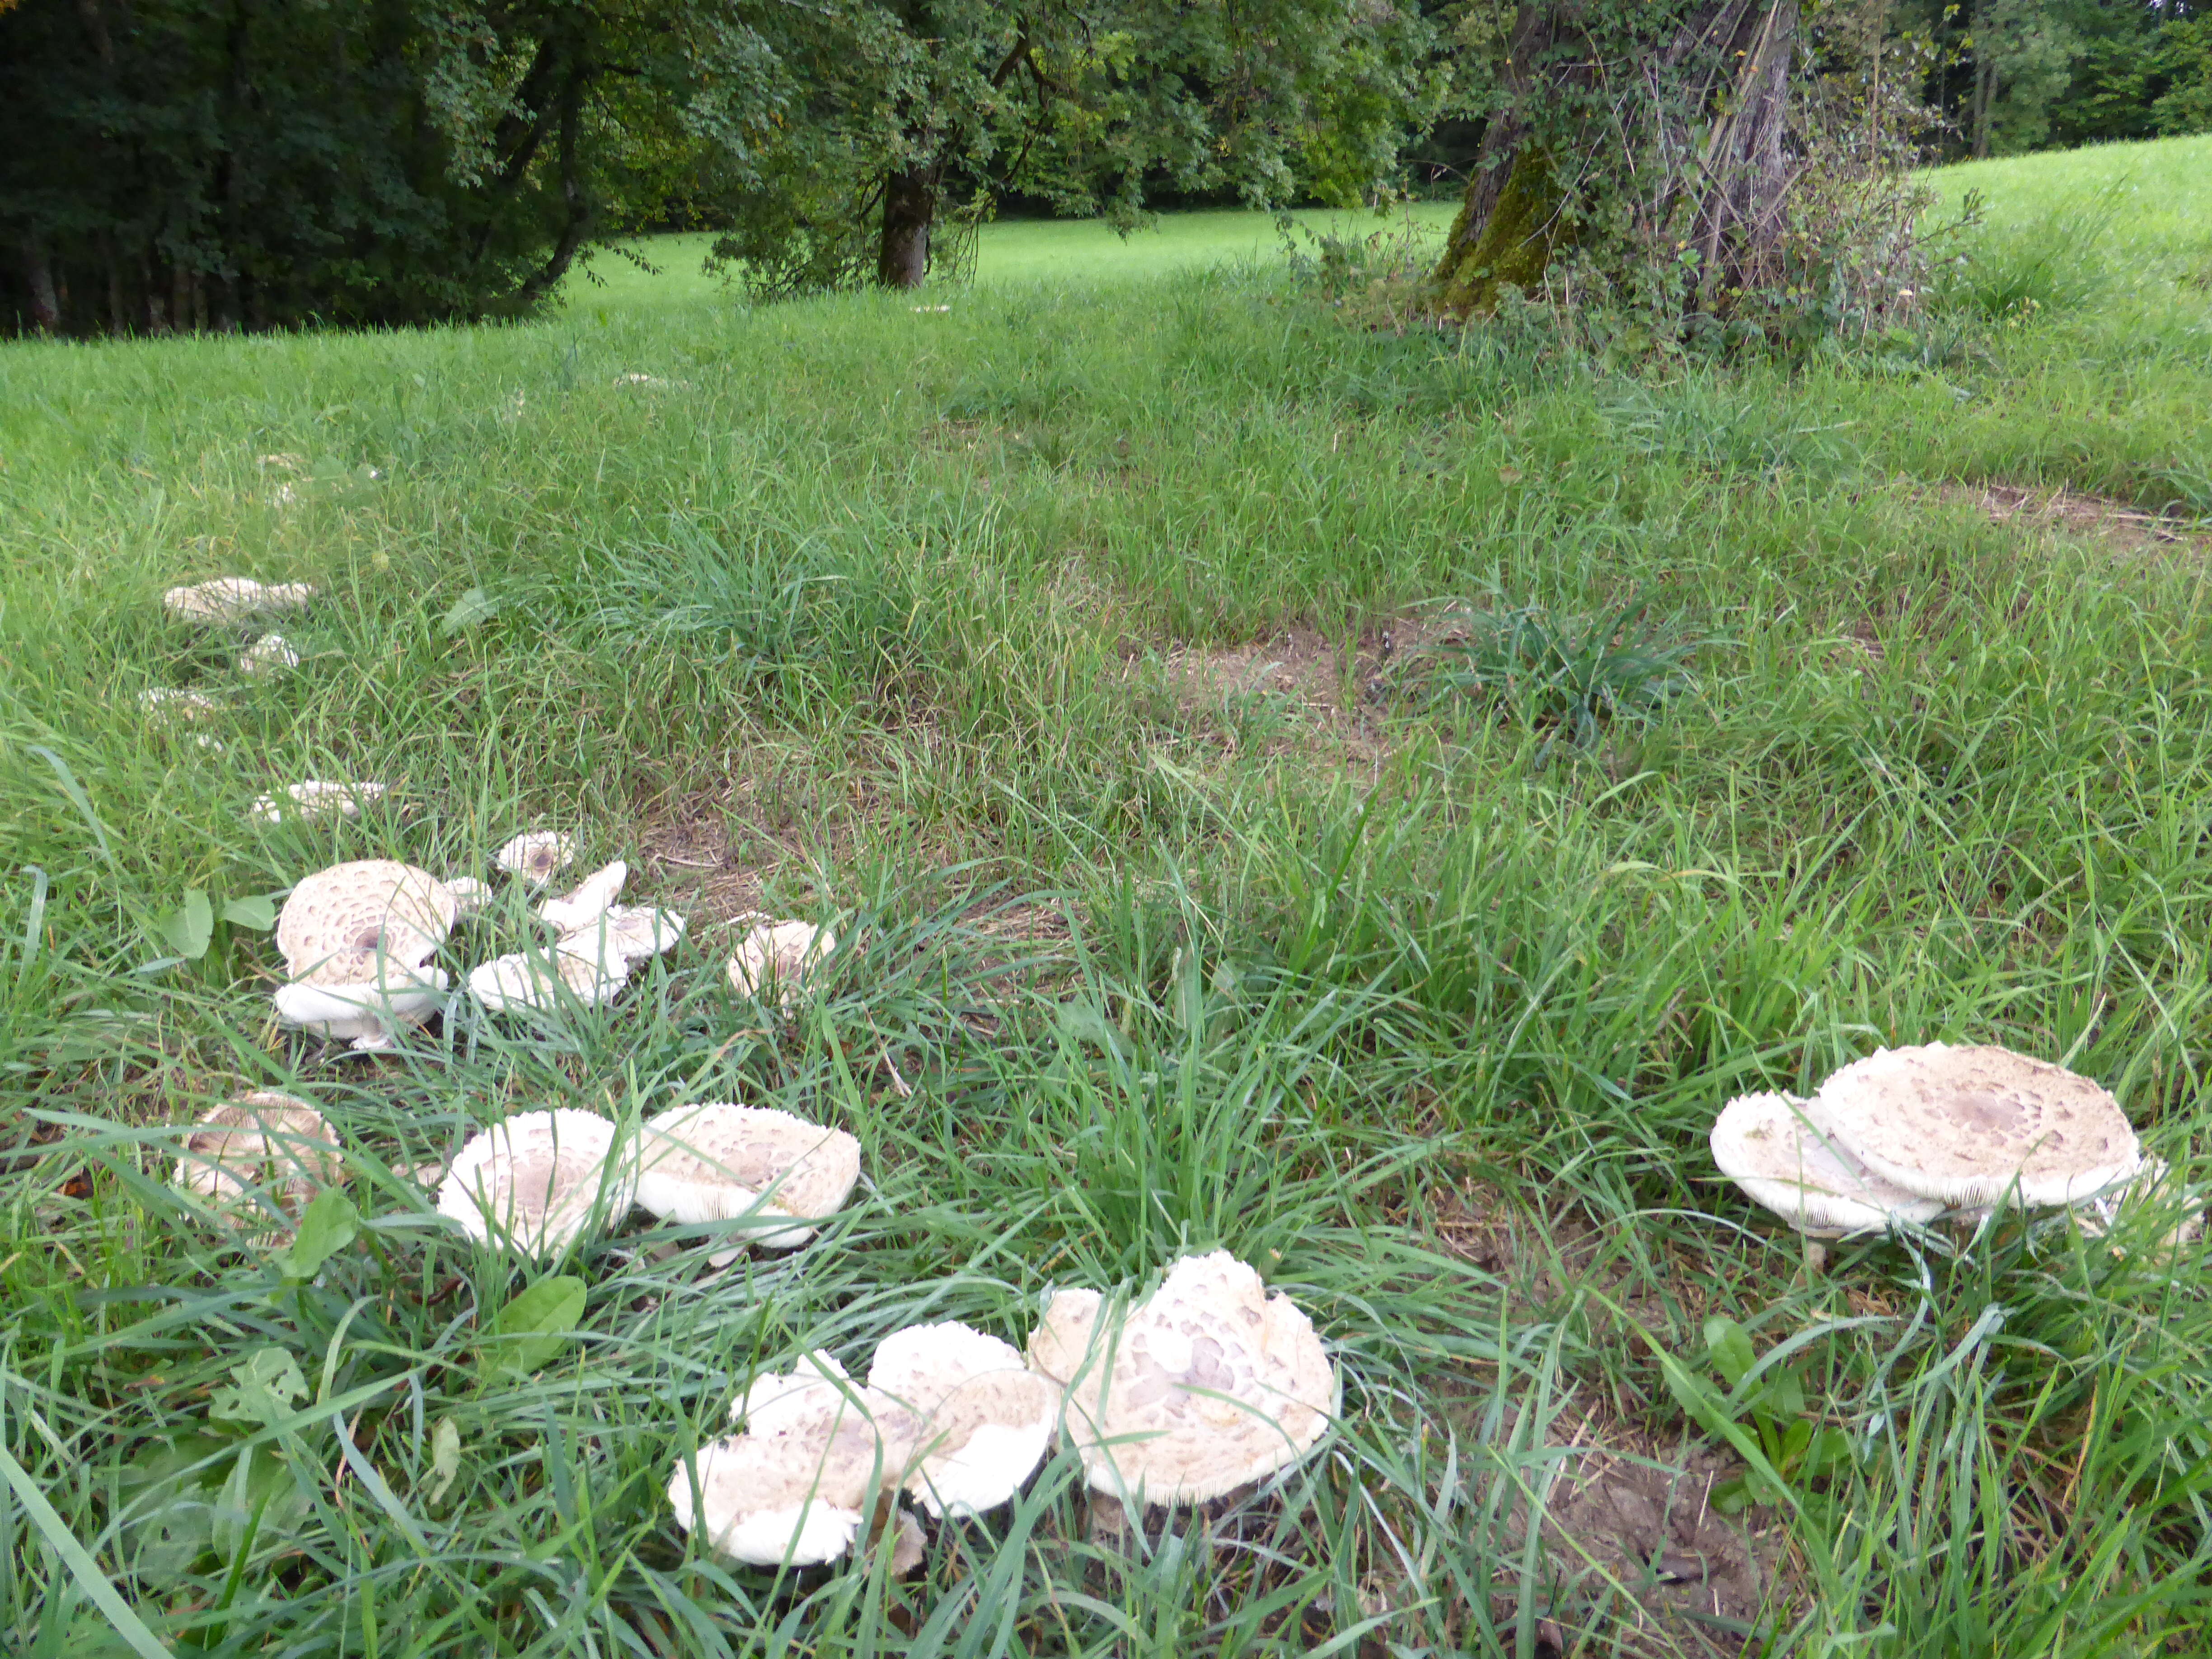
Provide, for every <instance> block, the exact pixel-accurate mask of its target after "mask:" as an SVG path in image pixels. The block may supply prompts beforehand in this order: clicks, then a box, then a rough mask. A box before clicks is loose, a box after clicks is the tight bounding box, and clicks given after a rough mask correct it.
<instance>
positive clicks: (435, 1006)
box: [273, 951, 448, 1049]
mask: <svg viewBox="0 0 2212 1659" xmlns="http://www.w3.org/2000/svg"><path fill="white" fill-rule="evenodd" d="M447 984H448V981H447V978H446V970H445V969H442V968H428V967H424V966H422V965H421V964H419V963H404V962H398V961H395V960H394V959H393V958H392V957H389V956H386V955H385V954H383V953H381V952H379V951H341V952H338V953H337V954H336V955H333V956H331V957H325V959H324V960H323V961H321V962H319V963H316V964H315V965H314V966H313V968H312V969H310V970H309V971H308V972H307V974H306V975H302V976H301V977H300V978H298V979H295V980H289V981H286V982H285V983H284V984H283V985H280V986H278V987H276V994H275V996H274V998H273V1000H274V1001H275V1003H276V1018H278V1019H279V1020H280V1021H282V1022H283V1024H286V1025H289V1026H291V1027H294V1028H295V1029H297V1030H303V1031H310V1032H313V1033H314V1034H316V1035H317V1036H326V1037H333V1038H348V1039H350V1040H351V1042H352V1043H353V1046H354V1047H355V1048H363V1049H369V1048H390V1047H391V1046H392V1040H393V1039H394V1038H395V1037H396V1036H398V1032H399V1028H400V1027H401V1026H403V1025H420V1024H422V1022H423V1021H425V1020H427V1019H428V1018H430V1016H431V1015H432V1014H434V1013H435V1012H438V1010H439V1009H440V1008H441V1006H444V1004H445V1000H446V987H447Z"/></svg>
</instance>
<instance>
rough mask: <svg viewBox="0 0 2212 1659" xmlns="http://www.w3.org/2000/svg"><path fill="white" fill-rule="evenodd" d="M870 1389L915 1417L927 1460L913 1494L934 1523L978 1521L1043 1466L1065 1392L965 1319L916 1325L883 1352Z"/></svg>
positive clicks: (910, 1482)
mask: <svg viewBox="0 0 2212 1659" xmlns="http://www.w3.org/2000/svg"><path fill="white" fill-rule="evenodd" d="M868 1386H869V1388H871V1389H873V1390H874V1391H875V1392H876V1393H878V1394H880V1395H886V1396H888V1397H889V1398H890V1399H892V1400H895V1401H897V1402H898V1403H899V1404H900V1405H901V1406H902V1407H905V1408H906V1409H907V1410H908V1412H909V1413H912V1414H913V1416H914V1418H915V1422H916V1425H917V1429H916V1436H917V1437H916V1449H917V1450H918V1451H919V1452H920V1454H921V1456H920V1462H919V1463H918V1464H917V1466H916V1467H915V1469H914V1471H913V1473H912V1474H909V1475H908V1477H907V1482H906V1489H907V1490H908V1492H912V1493H913V1494H914V1496H915V1498H919V1499H920V1500H921V1506H922V1507H923V1508H924V1509H926V1510H928V1511H929V1512H930V1514H931V1515H932V1516H944V1515H947V1514H951V1515H979V1514H981V1512H982V1511H984V1510H992V1509H996V1508H997V1507H998V1506H999V1505H1000V1504H1003V1503H1006V1501H1007V1500H1008V1499H1010V1498H1012V1497H1013V1495H1014V1493H1015V1492H1018V1491H1019V1490H1020V1488H1021V1485H1022V1482H1023V1481H1024V1480H1028V1479H1029V1478H1030V1474H1032V1473H1033V1472H1034V1471H1035V1470H1036V1466H1037V1465H1038V1464H1039V1463H1041V1462H1043V1461H1044V1455H1045V1450H1046V1449H1047V1448H1048V1446H1050V1445H1051V1444H1052V1437H1053V1431H1054V1428H1055V1427H1057V1426H1058V1424H1059V1420H1060V1390H1059V1389H1056V1388H1054V1386H1053V1384H1052V1383H1051V1381H1050V1379H1049V1378H1047V1377H1044V1376H1039V1375H1038V1374H1037V1373H1036V1372H1035V1371H1033V1370H1030V1369H1028V1367H1027V1366H1026V1365H1025V1364H1024V1363H1023V1360H1022V1356H1021V1351H1020V1350H1019V1349H1018V1348H1016V1347H1014V1346H1012V1344H1010V1343H1006V1342H1001V1341H1000V1340H999V1339H998V1338H997V1337H995V1336H986V1335H985V1334H983V1333H982V1332H981V1331H979V1330H976V1329H975V1328H972V1327H970V1326H967V1325H963V1324H961V1323H959V1322H957V1321H952V1320H948V1321H946V1322H945V1323H943V1324H939V1325H909V1326H908V1327H907V1328H905V1329H904V1330H902V1331H894V1332H893V1333H892V1334H890V1335H889V1336H887V1337H885V1338H884V1340H883V1341H882V1343H881V1344H880V1345H878V1347H877V1349H876V1357H875V1360H874V1362H873V1363H872V1364H871V1365H870V1366H869V1367H868Z"/></svg>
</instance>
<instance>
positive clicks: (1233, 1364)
mask: <svg viewBox="0 0 2212 1659" xmlns="http://www.w3.org/2000/svg"><path fill="white" fill-rule="evenodd" d="M1029 1358H1030V1365H1031V1366H1032V1367H1033V1368H1035V1369H1036V1370H1038V1371H1040V1372H1042V1374H1043V1375H1045V1376H1048V1377H1050V1378H1051V1379H1052V1380H1053V1381H1054V1382H1055V1383H1060V1385H1061V1386H1062V1387H1063V1388H1064V1389H1066V1391H1067V1406H1068V1412H1067V1427H1068V1432H1069V1434H1070V1435H1071V1436H1072V1437H1073V1439H1074V1441H1075V1443H1076V1448H1077V1449H1078V1450H1079V1452H1080V1453H1081V1454H1082V1456H1083V1465H1084V1469H1085V1473H1086V1474H1088V1475H1089V1476H1090V1479H1091V1486H1092V1487H1093V1488H1094V1489H1095V1490H1097V1491H1098V1492H1105V1493H1108V1494H1109V1495H1110V1496H1113V1497H1115V1498H1121V1499H1122V1500H1123V1501H1124V1502H1125V1503H1130V1504H1142V1503H1152V1504H1197V1503H1203V1502H1204V1501H1205V1500H1206V1499H1207V1498H1218V1497H1219V1496H1221V1494H1222V1493H1224V1492H1233V1491H1234V1490H1236V1489H1237V1487H1238V1486H1243V1485H1244V1484H1245V1483H1246V1482H1247V1481H1251V1480H1259V1479H1261V1477H1263V1476H1265V1475H1267V1474H1273V1472H1274V1471H1275V1470H1277V1469H1280V1468H1286V1467H1288V1466H1289V1465H1291V1464H1292V1463H1295V1462H1297V1461H1298V1459H1300V1458H1301V1457H1303V1456H1304V1455H1306V1453H1308V1452H1309V1451H1310V1450H1312V1449H1313V1448H1314V1447H1315V1446H1316V1444H1318V1443H1319V1442H1320V1440H1321V1437H1322V1432H1323V1431H1325V1430H1326V1429H1327V1428H1328V1423H1329V1419H1330V1418H1331V1417H1333V1416H1334V1414H1335V1412H1336V1409H1337V1407H1336V1401H1337V1381H1336V1370H1335V1367H1334V1366H1333V1365H1332V1364H1330V1363H1329V1359H1328V1354H1327V1353H1326V1352H1323V1351H1322V1345H1321V1338H1320V1337H1319V1336H1318V1335H1317V1334H1316V1333H1315V1331H1314V1328H1313V1322H1312V1321H1311V1320H1310V1319H1308V1318H1307V1317H1306V1316H1305V1315H1304V1313H1303V1312H1301V1311H1300V1310H1298V1308H1297V1305H1296V1304H1294V1303H1292V1302H1291V1299H1290V1297H1287V1296H1283V1295H1276V1296H1273V1297H1270V1296H1269V1295H1268V1294H1267V1287H1266V1286H1265V1285H1262V1284H1261V1280H1260V1275H1259V1274H1258V1273H1255V1272H1254V1271H1253V1270H1252V1269H1251V1268H1250V1267H1247V1266H1245V1265H1244V1264H1243V1262H1241V1261H1237V1259H1236V1258H1235V1257H1233V1256H1231V1255H1230V1254H1229V1253H1228V1252H1227V1251H1226V1250H1216V1251H1214V1252H1213V1253H1212V1255H1199V1256H1186V1257H1184V1258H1183V1259H1182V1261H1178V1262H1177V1263H1176V1265H1175V1267H1174V1269H1173V1270H1172V1271H1171V1272H1170V1273H1169V1274H1168V1276H1167V1279H1166V1280H1165V1281H1164V1283H1162V1285H1160V1287H1159V1289H1158V1290H1157V1291H1153V1292H1152V1295H1151V1296H1150V1297H1146V1300H1145V1301H1144V1302H1142V1303H1140V1304H1138V1305H1137V1306H1135V1307H1133V1308H1126V1309H1124V1308H1122V1307H1121V1305H1120V1304H1108V1303H1106V1301H1105V1300H1104V1299H1103V1297H1100V1296H1099V1294H1098V1292H1097V1291H1081V1290H1071V1291H1061V1292H1060V1294H1059V1295H1057V1296H1055V1297H1053V1299H1052V1301H1051V1303H1050V1304H1049V1305H1048V1306H1047V1307H1046V1309H1045V1314H1044V1319H1043V1322H1042V1323H1041V1324H1039V1325H1038V1327H1037V1328H1036V1330H1035V1331H1034V1332H1032V1333H1031V1334H1030V1343H1029Z"/></svg>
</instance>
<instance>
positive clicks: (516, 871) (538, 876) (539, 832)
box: [491, 829, 576, 887]
mask: <svg viewBox="0 0 2212 1659" xmlns="http://www.w3.org/2000/svg"><path fill="white" fill-rule="evenodd" d="M491 861H492V862H493V863H494V864H496V865H497V866H499V867H500V868H501V869H502V870H504V871H506V872H507V873H508V874H509V875H513V876H520V877H521V878H523V879H524V880H525V881H526V882H528V883H529V884H531V885H532V887H543V886H544V884H546V883H547V882H549V881H550V880H552V879H553V878H554V877H555V876H556V875H558V874H560V873H561V872H562V871H563V870H565V869H567V868H568V866H570V865H571V864H574V862H575V861H576V838H575V837H574V836H564V835H562V833H561V832H560V831H559V830H557V829H528V830H525V831H524V832H523V833H522V834H521V835H519V836H516V837H515V838H514V839H513V841H510V842H507V845H506V846H504V847H502V848H500V849H499V851H497V852H496V853H494V854H492V855H491Z"/></svg>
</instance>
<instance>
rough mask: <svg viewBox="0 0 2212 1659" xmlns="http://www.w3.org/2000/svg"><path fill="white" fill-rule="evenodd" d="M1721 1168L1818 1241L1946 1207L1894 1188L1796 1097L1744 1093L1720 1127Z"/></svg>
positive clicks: (1717, 1158) (1928, 1217) (1920, 1219)
mask: <svg viewBox="0 0 2212 1659" xmlns="http://www.w3.org/2000/svg"><path fill="white" fill-rule="evenodd" d="M1712 1148H1713V1162H1714V1163H1716V1164H1719V1165H1720V1169H1721V1173H1722V1174H1723V1175H1724V1176H1728V1177H1729V1179H1730V1180H1731V1181H1733V1182H1735V1184H1736V1185H1737V1186H1739V1187H1741V1188H1743V1190H1744V1191H1745V1192H1746V1193H1747V1194H1750V1196H1751V1197H1753V1199H1756V1200H1758V1201H1759V1203H1761V1204H1764V1205H1765V1206H1766V1207H1767V1208H1768V1209H1770V1210H1771V1211H1773V1212H1774V1213H1775V1214H1777V1215H1778V1216H1780V1217H1781V1218H1783V1219H1784V1221H1786V1222H1788V1223H1789V1224H1790V1225H1791V1226H1793V1227H1795V1228H1796V1229H1797V1231H1800V1232H1802V1233H1805V1234H1808V1235H1809V1236H1810V1237H1814V1238H1841V1237H1844V1236H1845V1235H1846V1234H1850V1233H1863V1232H1876V1231H1881V1230H1882V1229H1884V1228H1886V1227H1887V1226H1889V1225H1891V1224H1892V1223H1893V1222H1897V1221H1907V1222H1913V1223H1926V1222H1929V1221H1933V1220H1934V1219H1935V1218H1936V1217H1937V1216H1939V1215H1941V1214H1942V1212H1943V1206H1942V1204H1941V1203H1940V1202H1938V1201H1937V1200H1934V1199H1931V1198H1922V1197H1920V1196H1919V1195H1918V1194H1913V1193H1909V1192H1906V1191H1905V1189H1904V1188H1902V1187H1897V1186H1893V1185H1892V1184H1891V1183H1890V1182H1887V1181H1884V1180H1883V1179H1882V1178H1881V1176H1878V1175H1875V1174H1874V1173H1873V1172H1872V1171H1870V1170H1868V1169H1867V1167H1866V1166H1865V1165H1864V1164H1861V1163H1860V1162H1859V1161H1858V1159H1857V1158H1853V1157H1852V1156H1851V1155H1850V1153H1849V1152H1845V1151H1844V1149H1843V1148H1842V1147H1841V1146H1838V1145H1836V1143H1835V1142H1833V1141H1832V1140H1829V1139H1826V1138H1824V1137H1823V1136H1822V1135H1820V1133H1819V1132H1818V1131H1816V1130H1815V1129H1814V1127H1812V1125H1811V1124H1809V1123H1808V1122H1807V1121H1806V1119H1805V1103H1804V1102H1803V1101H1802V1100H1799V1099H1797V1098H1796V1097H1795V1096H1792V1095H1777V1094H1756V1095H1739V1096H1737V1097H1735V1099H1734V1100H1731V1101H1730V1102H1729V1103H1728V1104H1727V1105H1726V1106H1724V1107H1723V1108H1722V1109H1721V1115H1720V1116H1719V1117H1718V1118H1717V1120H1716V1121H1714V1124H1713V1129H1712Z"/></svg>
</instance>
